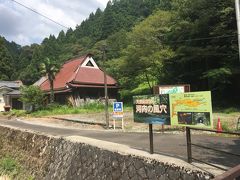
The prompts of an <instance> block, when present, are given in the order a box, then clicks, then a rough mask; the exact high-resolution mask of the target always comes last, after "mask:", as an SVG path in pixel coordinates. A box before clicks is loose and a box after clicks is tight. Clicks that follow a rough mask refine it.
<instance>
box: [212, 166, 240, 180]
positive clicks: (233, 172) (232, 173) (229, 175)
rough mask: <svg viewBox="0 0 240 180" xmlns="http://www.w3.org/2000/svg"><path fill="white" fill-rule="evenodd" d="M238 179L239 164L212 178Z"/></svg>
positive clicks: (220, 179) (223, 179) (239, 179)
mask: <svg viewBox="0 0 240 180" xmlns="http://www.w3.org/2000/svg"><path fill="white" fill-rule="evenodd" d="M230 179H235V180H240V164H239V165H238V166H235V167H234V168H231V169H229V170H228V171H227V172H225V173H223V174H221V175H218V176H216V177H215V178H214V179H213V180H230Z"/></svg>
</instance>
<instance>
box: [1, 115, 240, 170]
mask: <svg viewBox="0 0 240 180" xmlns="http://www.w3.org/2000/svg"><path fill="white" fill-rule="evenodd" d="M0 125H3V126H4V125H5V126H6V125H7V126H11V127H17V128H21V129H24V130H32V131H37V132H41V133H44V134H49V135H55V136H62V137H67V136H73V135H77V136H84V137H89V138H94V139H99V140H104V141H110V142H114V143H119V144H124V145H128V146H130V147H132V148H135V149H140V150H144V151H149V136H148V133H146V132H119V131H113V130H83V129H76V128H69V127H68V128H64V127H52V126H51V127H50V126H45V125H39V124H34V123H31V124H30V123H26V122H24V121H18V120H15V119H13V120H7V119H1V120H0ZM192 142H193V143H196V144H201V145H204V146H207V147H212V148H216V149H221V150H224V151H228V152H232V153H235V154H240V138H239V137H219V136H216V135H207V134H204V135H192ZM186 149H187V148H186V137H185V134H184V133H178V134H170V133H164V134H162V133H154V153H157V154H162V155H167V156H171V157H176V158H180V159H183V160H186V159H187V152H186V151H187V150H186ZM192 152H193V157H195V158H198V159H201V160H204V161H207V162H210V163H214V164H219V165H223V166H226V167H233V166H235V165H238V164H240V158H239V157H235V156H229V155H225V154H221V153H217V152H214V151H212V150H206V149H200V148H195V147H192Z"/></svg>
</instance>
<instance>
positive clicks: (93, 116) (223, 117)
mask: <svg viewBox="0 0 240 180" xmlns="http://www.w3.org/2000/svg"><path fill="white" fill-rule="evenodd" d="M239 117H240V112H239V113H232V114H222V113H213V124H214V126H213V128H214V129H216V127H217V120H218V118H220V121H221V124H222V127H223V129H224V130H229V131H235V130H236V128H237V120H238V118H239ZM19 119H21V120H27V121H28V122H29V123H31V122H32V123H38V124H47V125H48V126H54V127H56V126H59V127H74V128H78V129H98V130H100V129H102V130H104V129H105V126H104V124H105V113H88V114H71V115H59V116H49V117H43V118H32V117H31V118H30V117H24V118H21V117H20V118H19ZM63 119H66V120H67V121H66V120H63ZM71 120H72V121H71ZM109 120H110V128H111V129H113V123H114V121H113V118H112V114H111V113H109ZM75 121H80V122H75ZM84 122H87V123H84ZM123 122H124V130H125V131H133V132H143V131H148V124H143V123H135V122H134V120H133V113H132V112H130V111H129V112H125V113H124V119H123ZM115 123H116V129H117V130H121V129H122V121H121V120H116V121H115ZM153 128H154V131H155V132H162V125H154V126H153ZM164 130H165V131H184V130H185V128H184V127H177V126H167V125H165V126H164Z"/></svg>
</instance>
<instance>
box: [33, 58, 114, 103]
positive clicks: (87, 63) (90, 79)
mask: <svg viewBox="0 0 240 180" xmlns="http://www.w3.org/2000/svg"><path fill="white" fill-rule="evenodd" d="M35 85H39V86H40V88H41V89H42V90H43V91H44V92H45V93H47V94H50V83H49V80H48V79H47V78H46V77H42V78H41V79H40V80H39V81H38V82H36V83H35ZM107 88H108V97H109V99H116V98H117V92H118V85H117V82H116V80H115V79H114V78H112V77H111V76H109V75H107ZM54 94H55V102H58V103H60V104H67V103H70V104H72V105H73V106H79V105H81V104H83V103H85V102H88V101H96V100H101V99H103V98H104V72H103V70H101V69H100V68H99V67H98V65H97V64H96V62H95V61H94V60H93V58H92V55H91V54H88V55H85V56H82V57H78V58H74V59H71V60H69V61H67V62H65V64H63V66H62V67H61V69H60V71H59V72H58V73H57V74H56V76H55V80H54Z"/></svg>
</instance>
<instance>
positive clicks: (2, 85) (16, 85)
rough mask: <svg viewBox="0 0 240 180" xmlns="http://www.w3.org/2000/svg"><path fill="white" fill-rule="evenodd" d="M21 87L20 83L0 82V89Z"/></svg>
mask: <svg viewBox="0 0 240 180" xmlns="http://www.w3.org/2000/svg"><path fill="white" fill-rule="evenodd" d="M21 85H22V82H21V81H0V87H8V88H13V89H19V88H20V86H21Z"/></svg>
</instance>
